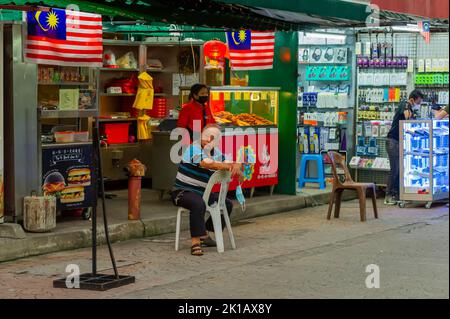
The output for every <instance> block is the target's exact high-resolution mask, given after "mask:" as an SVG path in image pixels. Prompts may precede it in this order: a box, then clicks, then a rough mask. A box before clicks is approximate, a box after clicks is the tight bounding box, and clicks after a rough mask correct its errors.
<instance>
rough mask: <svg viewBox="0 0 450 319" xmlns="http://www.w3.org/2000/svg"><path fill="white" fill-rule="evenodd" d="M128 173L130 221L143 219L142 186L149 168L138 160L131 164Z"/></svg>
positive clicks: (127, 167) (128, 165)
mask: <svg viewBox="0 0 450 319" xmlns="http://www.w3.org/2000/svg"><path fill="white" fill-rule="evenodd" d="M125 169H126V170H127V171H128V220H139V219H140V218H141V186H142V185H141V184H142V177H144V176H145V171H146V170H147V168H146V167H145V165H144V164H142V163H141V162H140V161H138V160H137V159H134V160H132V161H131V162H129V163H128V164H127V166H126V168H125Z"/></svg>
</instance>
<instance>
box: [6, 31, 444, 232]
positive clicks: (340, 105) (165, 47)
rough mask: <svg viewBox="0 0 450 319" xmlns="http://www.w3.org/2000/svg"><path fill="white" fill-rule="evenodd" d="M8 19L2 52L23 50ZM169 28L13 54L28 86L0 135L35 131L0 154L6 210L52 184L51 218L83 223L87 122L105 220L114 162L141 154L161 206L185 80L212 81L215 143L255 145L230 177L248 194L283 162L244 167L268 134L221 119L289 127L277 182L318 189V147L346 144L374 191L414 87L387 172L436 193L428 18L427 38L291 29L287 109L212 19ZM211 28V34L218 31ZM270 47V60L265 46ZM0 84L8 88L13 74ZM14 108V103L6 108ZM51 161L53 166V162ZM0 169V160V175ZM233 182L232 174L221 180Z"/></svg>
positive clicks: (92, 186) (439, 146)
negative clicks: (236, 176)
mask: <svg viewBox="0 0 450 319" xmlns="http://www.w3.org/2000/svg"><path fill="white" fill-rule="evenodd" d="M21 28H22V25H21V24H20V23H17V24H12V25H8V26H7V27H6V29H5V30H2V33H3V32H4V34H5V39H6V40H9V43H6V45H7V46H9V47H14V48H13V50H12V53H11V55H12V56H20V55H21V54H22V52H20V50H21V46H17V45H13V44H15V43H17V41H19V42H20V41H21V39H20V37H21V35H22V29H21ZM173 33H174V32H173V30H172V31H167V32H166V34H163V33H162V34H161V33H160V34H159V35H157V36H155V35H152V34H151V32H149V34H148V35H145V34H144V35H143V34H142V32H140V33H139V35H136V34H133V33H132V32H129V31H128V32H106V33H105V34H104V38H105V39H104V61H103V67H101V68H86V67H64V66H54V65H29V64H26V63H14V64H13V66H12V68H11V70H10V71H8V72H10V73H8V74H6V75H7V76H9V77H12V78H14V81H24V83H25V82H26V83H25V84H24V86H26V89H25V90H26V91H27V92H32V93H31V94H27V96H26V97H23V96H22V97H19V96H17V94H16V95H15V97H14V98H13V100H12V101H10V102H9V103H14V104H15V105H17V106H15V109H16V110H18V111H17V112H19V113H16V115H15V116H13V115H12V114H10V113H8V112H6V113H5V124H6V121H8V120H11V119H12V122H11V123H10V124H7V125H5V130H11V132H17V133H18V134H17V136H16V137H15V138H14V141H10V142H12V143H13V144H14V143H18V142H17V140H18V139H20V138H21V137H24V134H27V136H30V134H34V133H35V138H34V140H33V141H27V142H26V143H25V142H21V146H17V147H16V153H15V155H14V156H15V166H14V167H5V170H6V169H10V170H12V171H13V172H14V174H12V173H9V176H13V175H14V176H15V179H14V181H12V182H11V181H10V182H9V183H10V184H8V185H10V186H11V185H12V184H11V183H14V187H12V188H11V189H14V190H15V192H14V194H11V193H9V194H5V199H6V200H7V201H8V203H9V204H7V205H6V206H5V208H6V209H5V212H6V214H5V215H6V219H8V220H9V221H12V222H20V221H21V215H22V211H21V201H22V198H23V196H25V195H28V193H29V192H30V190H33V191H36V192H37V193H38V194H39V195H55V194H57V196H58V198H59V201H58V205H59V206H58V208H59V209H58V211H59V213H58V223H59V227H61V228H62V229H63V228H65V227H74V225H76V227H78V226H84V225H86V227H88V225H87V223H86V220H88V219H89V218H90V216H91V215H90V214H91V213H90V212H91V207H92V205H93V203H96V199H95V198H94V197H95V195H94V194H95V190H96V176H97V172H96V169H95V168H96V167H98V165H96V163H93V162H92V158H91V157H90V156H89V154H91V153H92V152H93V150H92V149H93V141H94V139H95V138H96V136H95V130H94V127H95V126H96V125H97V126H98V127H99V130H100V136H99V137H98V138H99V139H100V145H101V159H100V160H101V167H102V169H103V175H104V179H105V183H106V192H105V195H106V198H107V200H108V202H107V203H108V211H109V214H110V215H111V221H112V222H113V223H114V221H120V220H123V219H126V218H127V214H126V212H127V209H128V200H127V192H128V191H127V187H128V184H127V183H128V177H129V176H128V173H127V170H126V167H127V164H128V163H129V162H130V161H132V160H133V159H138V160H139V161H140V162H141V163H142V164H144V165H145V166H146V168H147V169H146V171H145V176H144V177H143V180H142V186H143V191H142V214H148V215H151V216H152V217H158V216H162V215H163V214H164V213H163V212H164V211H166V210H167V209H168V207H172V203H171V202H170V201H169V196H167V194H168V192H169V191H170V190H171V188H172V184H173V181H174V179H175V174H176V169H177V166H176V164H174V163H172V161H171V160H170V149H171V147H172V146H173V145H174V144H175V143H177V142H178V141H175V140H171V139H170V132H171V130H172V129H173V128H175V123H176V120H177V117H178V113H179V111H180V109H181V108H182V106H183V104H184V103H186V102H187V96H188V93H189V92H188V88H189V87H190V86H191V85H193V84H195V83H198V82H200V83H206V84H207V85H209V86H210V87H211V94H210V102H209V105H210V107H211V109H212V111H213V114H214V117H215V119H216V121H217V123H219V124H220V125H221V126H222V127H223V129H224V133H225V134H224V137H223V138H224V141H225V143H227V142H230V141H231V143H232V144H233V145H237V147H236V149H235V150H234V151H232V152H231V153H230V154H229V155H230V156H231V157H232V158H233V159H236V160H242V159H248V158H253V157H254V158H258V160H257V161H256V162H254V164H253V165H246V167H245V169H246V174H247V175H246V181H245V183H244V184H243V188H244V190H245V194H246V196H247V197H249V198H253V197H254V198H253V199H252V200H255V201H258V200H262V199H263V198H266V197H267V196H273V194H274V193H283V192H282V191H280V187H279V184H280V183H286V181H285V179H286V178H287V177H286V174H284V173H283V175H281V174H278V167H277V169H276V170H275V172H272V173H270V174H262V175H258V173H255V171H260V168H261V166H264V165H268V162H269V161H270V158H271V156H270V155H271V154H270V152H269V151H268V150H267V148H268V146H267V145H263V146H264V147H263V146H261V145H259V144H255V145H251V142H249V141H250V140H252V139H250V138H248V137H247V138H246V139H244V138H243V139H240V138H239V134H236V133H232V134H230V135H227V134H226V128H236V127H239V128H242V129H248V128H252V129H254V134H255V135H256V136H255V139H254V140H259V137H260V136H259V134H263V135H264V140H266V141H272V142H273V141H275V143H273V144H282V143H283V141H282V139H286V138H287V139H289V140H291V139H292V140H294V139H295V140H296V142H295V145H296V146H295V149H292V152H291V153H292V154H289V155H293V154H295V163H294V165H295V172H296V174H292V175H291V176H289V177H288V178H289V179H290V180H289V183H290V184H289V185H296V187H295V188H296V193H297V196H310V194H312V193H317V192H322V193H324V194H327V193H329V192H330V187H331V184H332V182H333V179H332V172H331V166H330V161H329V158H328V156H327V152H329V151H337V152H339V153H341V154H342V155H344V156H345V158H346V161H347V163H348V166H349V167H350V168H351V170H352V174H353V177H354V179H355V181H358V182H374V183H375V184H376V185H377V187H378V189H379V191H380V194H381V193H382V192H383V190H384V188H385V187H386V184H387V181H386V178H387V172H389V170H390V168H389V162H388V159H387V153H386V143H385V142H386V135H387V132H388V131H389V128H390V123H391V122H392V118H393V114H394V112H395V109H396V107H397V106H398V104H399V103H400V101H402V100H404V99H405V98H406V96H407V94H408V92H410V91H411V90H413V89H414V88H420V89H421V90H422V91H423V92H424V93H425V94H426V99H425V101H424V103H423V105H422V106H421V110H420V117H421V118H422V120H420V121H417V122H414V123H405V124H404V126H403V127H402V135H401V145H402V147H401V150H402V152H403V153H402V155H401V158H404V161H402V162H401V183H400V184H401V192H402V193H403V194H404V196H403V198H404V204H405V205H406V202H407V201H419V202H424V203H425V204H426V206H427V207H428V206H431V203H433V202H435V201H439V200H445V199H448V195H449V189H448V188H449V186H448V184H449V179H448V178H449V176H448V174H449V169H448V164H449V163H448V162H449V161H448V154H449V152H448V151H449V149H448V147H449V146H448V145H449V144H448V136H449V124H448V120H444V121H434V120H433V112H434V111H433V109H435V108H436V107H437V106H443V105H448V103H449V102H448V99H449V87H448V85H449V83H448V74H449V51H448V29H447V30H445V29H441V28H437V29H436V30H433V32H432V34H431V39H430V43H426V42H425V41H424V39H423V37H422V35H421V34H420V33H419V32H417V30H413V28H411V30H396V29H395V28H393V27H382V28H373V29H367V28H351V29H348V28H339V29H327V30H311V31H310V32H303V31H301V32H298V34H296V37H295V38H296V39H298V45H297V44H296V48H295V50H294V52H295V54H294V52H291V54H292V57H291V59H293V60H295V61H293V62H292V63H294V64H295V65H296V68H297V75H298V77H297V83H295V84H293V83H292V85H295V86H296V87H297V88H298V90H297V92H296V97H295V98H296V100H297V105H296V114H297V118H295V119H290V121H289V122H288V121H286V119H285V118H281V116H280V110H282V109H283V108H288V107H291V105H285V104H283V102H282V101H285V100H283V99H285V95H286V92H284V91H285V90H283V89H282V85H281V84H280V85H279V86H277V85H274V83H276V82H277V80H273V79H267V80H266V83H265V84H264V85H260V83H261V82H262V81H261V79H258V85H254V83H255V82H256V81H254V77H255V76H254V74H255V73H254V72H244V71H239V72H238V71H233V70H232V69H231V68H230V64H229V61H228V59H226V56H225V54H223V51H222V48H221V46H220V44H219V43H217V42H219V41H217V40H216V38H217V33H214V32H211V33H206V32H199V33H192V32H190V33H187V32H186V34H184V33H183V32H176V35H173ZM220 37H222V40H223V38H224V32H223V31H222V32H221V33H220ZM220 42H221V43H222V45H225V44H224V41H220ZM214 45H215V46H214ZM15 50H17V51H15ZM276 50H280V48H279V47H276ZM7 58H12V57H10V56H8V57H7ZM276 59H279V60H281V61H282V56H281V54H280V52H278V51H277V53H276ZM277 63H278V61H277ZM279 63H282V62H279ZM274 67H276V66H274ZM24 71H26V72H25V73H24V74H26V75H25V77H22V78H19V76H18V73H20V72H24ZM144 72H145V73H146V74H148V75H149V76H150V77H149V78H147V79H146V83H145V84H146V85H149V87H151V89H152V94H153V99H152V103H151V106H149V107H148V108H146V107H144V108H136V107H134V106H135V105H136V97H137V95H138V94H139V88H140V86H141V85H143V82H142V79H140V77H139V76H140V75H142V74H143V73H144ZM255 72H258V71H255ZM260 72H263V71H260ZM278 81H279V82H282V80H278ZM294 81H295V80H294ZM16 83H18V82H16ZM6 89H7V90H8V89H9V90H10V91H11V92H15V93H18V92H17V91H15V90H17V86H12V87H10V88H6ZM21 90H24V89H21ZM34 92H35V93H34ZM294 107H295V106H294ZM17 114H23V117H22V118H20V119H19V118H18V117H17ZM294 120H295V122H296V124H295V131H296V132H297V133H296V136H289V137H286V135H282V134H281V133H280V132H281V130H285V129H286V128H285V126H286V125H290V123H292V122H293V121H294ZM259 129H263V130H262V131H259ZM290 129H294V128H290ZM279 131H280V132H279ZM0 142H1V140H0ZM239 143H241V144H239ZM269 144H270V142H269ZM269 146H270V145H269ZM25 148H26V149H27V151H26V152H25V153H23V154H21V153H20V150H21V149H22V150H23V149H25ZM34 151H35V152H34ZM277 151H278V150H277ZM261 152H263V153H264V154H266V155H267V157H268V158H267V161H266V162H264V159H263V160H262V161H260V160H259V156H258V154H260V153H261ZM313 154H314V155H321V156H322V157H323V164H324V169H325V180H326V185H325V188H324V189H320V188H321V187H317V185H314V184H313V185H307V186H306V187H297V185H298V182H299V179H300V178H301V176H300V173H299V172H300V163H301V161H302V157H304V156H305V155H313ZM284 155H286V154H281V153H280V154H278V156H279V163H277V165H279V166H281V165H284V163H283V161H284ZM286 156H287V155H286ZM19 157H20V158H19ZM0 159H1V158H0ZM255 160H256V159H255ZM55 163H58V165H60V166H58V167H60V168H58V169H55V166H54V165H55ZM74 163H75V164H74ZM0 164H1V163H0ZM23 167H26V169H25V170H24V169H23ZM0 168H1V166H0ZM318 170H319V167H317V165H314V164H313V165H310V166H308V172H307V175H308V176H309V175H311V176H315V175H317V174H318ZM5 175H6V176H8V174H7V173H5ZM24 175H26V176H24ZM22 176H23V179H22V178H21V177H22ZM33 176H38V178H32V177H33ZM1 177H2V171H1V170H0V182H1ZM277 185H278V186H277ZM235 186H236V184H232V185H231V188H230V190H231V191H233V189H235ZM277 187H278V188H277ZM0 191H1V188H0ZM294 192H295V190H294ZM284 194H286V193H285V192H284ZM291 195H292V194H291ZM1 197H2V196H0V198H1ZM173 210H174V208H173ZM0 217H1V216H0ZM67 221H70V223H69V222H67Z"/></svg>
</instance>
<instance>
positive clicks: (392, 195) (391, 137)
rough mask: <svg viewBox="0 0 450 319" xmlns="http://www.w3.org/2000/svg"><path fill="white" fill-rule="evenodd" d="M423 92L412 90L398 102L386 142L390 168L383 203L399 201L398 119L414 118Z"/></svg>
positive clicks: (392, 203) (389, 203) (391, 203)
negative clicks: (405, 99)
mask: <svg viewBox="0 0 450 319" xmlns="http://www.w3.org/2000/svg"><path fill="white" fill-rule="evenodd" d="M423 97H424V96H423V93H422V92H421V91H419V90H414V91H412V92H411V93H410V95H409V98H408V101H403V102H401V103H400V105H399V107H398V109H397V112H396V113H395V116H394V120H393V121H392V127H391V130H390V131H389V133H388V136H387V137H388V140H387V142H386V148H387V153H388V156H389V163H390V166H391V170H390V171H389V178H388V187H387V191H386V198H385V200H384V204H385V205H396V204H397V203H398V201H399V193H400V166H399V165H400V145H399V140H400V121H404V120H410V119H416V117H417V116H416V113H415V112H417V111H418V110H419V108H420V105H421V104H422V100H423Z"/></svg>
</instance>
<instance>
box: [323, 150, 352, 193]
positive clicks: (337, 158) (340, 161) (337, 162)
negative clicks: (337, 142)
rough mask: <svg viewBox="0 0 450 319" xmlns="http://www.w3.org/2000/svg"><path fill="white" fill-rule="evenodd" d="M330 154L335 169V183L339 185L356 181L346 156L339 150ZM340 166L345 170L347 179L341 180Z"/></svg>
mask: <svg viewBox="0 0 450 319" xmlns="http://www.w3.org/2000/svg"><path fill="white" fill-rule="evenodd" d="M328 156H329V157H330V160H331V167H332V170H333V177H334V183H335V184H337V185H342V184H343V183H354V181H353V179H352V175H350V171H349V170H348V167H347V163H346V162H345V157H344V156H342V155H341V154H339V153H337V152H328ZM338 167H340V168H341V169H342V170H343V171H344V175H345V181H344V182H341V180H340V178H339V174H338V172H337V168H338Z"/></svg>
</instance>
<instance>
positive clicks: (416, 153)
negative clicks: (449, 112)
mask: <svg viewBox="0 0 450 319" xmlns="http://www.w3.org/2000/svg"><path fill="white" fill-rule="evenodd" d="M448 198H449V121H448V120H421V121H401V122H400V207H402V208H403V207H405V205H406V203H408V202H425V203H426V204H425V207H426V208H431V205H432V203H433V202H436V201H442V200H445V199H448Z"/></svg>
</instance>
